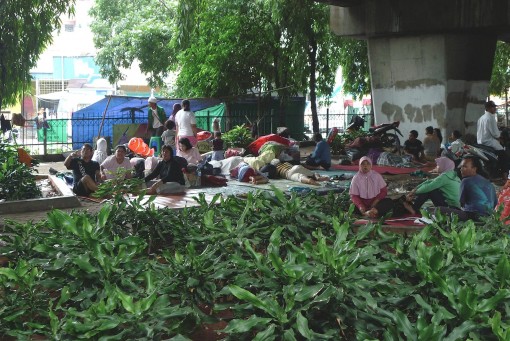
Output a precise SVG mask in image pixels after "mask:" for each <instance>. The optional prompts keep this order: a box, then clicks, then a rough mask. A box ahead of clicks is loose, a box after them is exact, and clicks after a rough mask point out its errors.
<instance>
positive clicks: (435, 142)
mask: <svg viewBox="0 0 510 341" xmlns="http://www.w3.org/2000/svg"><path fill="white" fill-rule="evenodd" d="M440 149H441V142H439V138H438V137H437V136H435V135H434V128H433V127H432V126H428V127H427V128H425V138H424V139H423V154H424V155H425V159H426V160H427V161H434V160H435V159H436V158H437V155H438V154H439V150H440Z"/></svg>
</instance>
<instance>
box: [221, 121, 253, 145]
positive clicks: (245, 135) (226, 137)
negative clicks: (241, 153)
mask: <svg viewBox="0 0 510 341" xmlns="http://www.w3.org/2000/svg"><path fill="white" fill-rule="evenodd" d="M221 138H222V140H223V141H224V142H225V146H226V147H227V148H245V149H246V148H247V147H248V145H249V144H250V143H252V142H253V138H252V137H251V134H250V131H249V130H248V129H246V127H244V126H235V127H234V128H232V129H231V130H229V131H227V132H226V133H224V134H222V135H221Z"/></svg>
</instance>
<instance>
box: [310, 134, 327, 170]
mask: <svg viewBox="0 0 510 341" xmlns="http://www.w3.org/2000/svg"><path fill="white" fill-rule="evenodd" d="M312 159H314V161H315V162H317V163H320V162H325V163H328V164H331V150H330V148H329V144H328V143H327V142H326V141H324V140H321V141H319V143H317V145H316V146H315V150H314V151H313V153H312Z"/></svg>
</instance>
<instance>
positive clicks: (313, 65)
mask: <svg viewBox="0 0 510 341" xmlns="http://www.w3.org/2000/svg"><path fill="white" fill-rule="evenodd" d="M308 61H309V62H310V85H309V88H310V109H311V110H312V131H313V132H314V133H318V132H319V117H318V116H317V92H316V87H317V78H316V76H315V75H316V72H317V42H316V41H315V40H313V39H310V46H309V50H308Z"/></svg>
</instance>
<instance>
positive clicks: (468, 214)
mask: <svg viewBox="0 0 510 341" xmlns="http://www.w3.org/2000/svg"><path fill="white" fill-rule="evenodd" d="M435 161H436V164H437V167H436V169H435V172H437V173H438V174H439V175H438V176H437V177H435V178H433V179H429V180H426V181H424V182H422V183H421V184H420V185H418V186H417V187H416V188H414V189H413V190H412V191H411V192H409V193H408V194H407V195H406V196H405V197H403V198H399V199H396V200H392V199H390V198H388V196H387V194H388V188H387V184H386V182H385V181H384V179H383V177H382V176H381V175H380V174H379V173H377V172H376V171H374V170H372V161H371V159H370V158H369V157H366V156H364V157H362V158H361V159H360V163H359V171H358V173H356V175H355V176H354V177H353V179H352V182H351V186H350V189H349V194H350V197H351V200H352V202H353V204H354V205H355V206H356V209H357V211H358V212H359V213H360V214H362V215H364V216H366V217H369V218H378V217H383V216H385V215H386V214H388V213H389V212H390V211H393V213H394V214H395V213H396V214H397V215H398V214H400V213H410V214H413V215H414V214H416V213H417V212H419V210H420V209H421V207H422V206H423V204H424V203H425V202H426V201H427V200H431V201H432V204H433V205H434V210H433V211H434V212H435V211H436V210H437V211H440V212H441V213H443V214H452V213H454V214H456V215H457V216H458V217H459V220H461V221H466V220H468V219H472V220H479V219H480V218H481V217H483V216H487V215H490V214H491V212H492V211H493V210H494V208H495V207H496V204H497V197H496V191H495V188H494V186H493V185H492V183H491V182H490V181H489V180H488V179H486V178H485V177H483V176H481V175H480V174H479V171H480V170H481V167H482V165H481V163H480V160H479V159H478V158H476V157H474V156H468V157H465V158H464V159H462V161H461V164H460V171H461V175H462V180H461V179H459V177H458V176H457V173H456V171H455V164H454V162H453V161H452V160H451V159H449V158H447V157H444V156H443V157H439V158H437V159H436V160H435ZM402 199H403V201H402V202H401V203H402V206H403V208H405V211H404V212H402V211H401V212H398V209H397V204H398V203H399V202H400V201H401V200H402Z"/></svg>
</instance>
